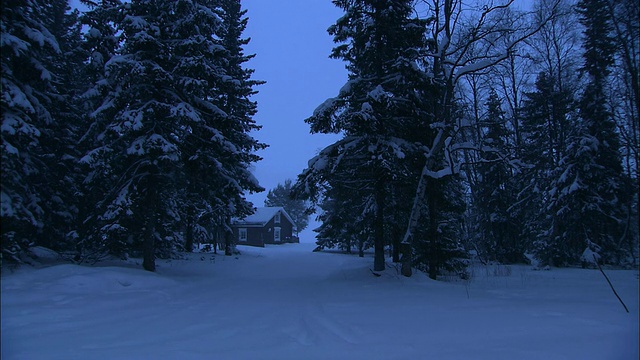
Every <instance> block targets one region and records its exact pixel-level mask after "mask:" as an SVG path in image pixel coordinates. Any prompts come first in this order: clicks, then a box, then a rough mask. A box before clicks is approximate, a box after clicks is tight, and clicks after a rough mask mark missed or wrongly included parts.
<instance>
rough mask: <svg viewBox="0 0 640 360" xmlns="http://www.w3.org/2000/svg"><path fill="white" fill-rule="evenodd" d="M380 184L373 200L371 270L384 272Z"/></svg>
mask: <svg viewBox="0 0 640 360" xmlns="http://www.w3.org/2000/svg"><path fill="white" fill-rule="evenodd" d="M382 186H383V185H382V183H381V182H380V185H378V186H377V189H376V194H375V200H376V223H375V225H374V239H373V246H374V252H375V253H374V258H373V270H374V271H383V270H384V192H383V190H382Z"/></svg>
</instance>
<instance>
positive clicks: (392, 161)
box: [298, 0, 430, 271]
mask: <svg viewBox="0 0 640 360" xmlns="http://www.w3.org/2000/svg"><path fill="white" fill-rule="evenodd" d="M334 4H335V5H336V6H338V7H339V8H341V9H343V10H344V11H345V15H344V16H343V17H341V18H340V19H339V20H338V21H337V22H336V24H335V25H333V26H331V27H330V28H329V33H330V34H331V35H333V36H334V41H335V42H336V43H340V45H338V46H337V47H335V48H334V50H333V53H332V57H333V58H337V59H342V60H344V61H346V62H347V69H348V70H349V81H348V83H347V84H346V85H345V86H344V87H343V88H342V89H341V90H340V92H339V94H338V96H337V97H336V98H332V99H329V100H327V101H326V102H325V103H324V104H322V105H321V106H320V107H319V108H318V109H316V111H314V114H313V116H311V117H310V118H308V119H307V120H306V122H307V123H309V124H310V125H311V130H312V132H321V133H332V132H333V133H337V132H342V133H343V134H344V135H345V136H344V138H343V139H342V140H340V141H338V142H337V143H335V144H333V145H331V146H329V147H328V148H326V149H324V150H323V151H322V152H321V153H320V155H319V156H318V157H316V158H315V159H313V160H312V161H311V162H310V167H309V168H308V169H307V170H305V172H304V173H303V174H302V175H301V176H300V178H299V182H298V188H299V189H301V191H302V192H305V193H307V194H308V195H309V196H311V197H314V196H317V194H315V195H314V192H317V191H318V190H319V189H320V188H322V186H319V185H318V184H321V183H322V184H325V185H326V186H328V187H329V188H331V189H332V191H336V192H338V193H345V192H347V191H353V190H354V189H357V191H353V194H354V198H353V199H352V203H353V204H355V206H356V208H357V210H358V211H356V212H354V214H353V215H351V219H352V223H353V224H354V225H355V226H356V227H357V228H358V229H360V230H362V231H364V230H365V229H367V228H368V229H370V230H371V231H372V233H373V242H374V250H375V256H374V270H376V271H378V270H383V269H384V268H385V264H384V246H385V238H386V236H385V228H386V226H385V224H384V221H385V219H386V218H388V217H387V216H385V213H387V212H388V211H389V205H388V204H389V203H390V198H389V197H390V195H391V194H392V193H393V191H392V189H393V188H394V187H395V186H397V184H396V181H397V180H398V179H399V178H403V177H410V174H411V171H410V165H409V163H410V161H409V158H411V157H412V156H411V154H414V153H417V152H419V151H420V150H419V148H420V146H419V144H418V141H420V140H423V139H422V138H421V135H422V134H424V132H429V131H428V130H425V129H429V127H428V126H427V124H428V122H427V120H428V119H429V118H430V117H429V112H428V111H427V110H428V109H425V106H424V99H425V98H426V97H427V96H428V95H427V91H428V90H429V89H430V87H429V80H430V79H429V78H428V76H427V75H426V74H425V72H424V71H422V68H423V67H421V65H422V64H421V63H420V61H419V59H420V57H421V53H422V52H424V51H425V49H426V44H425V42H424V31H425V24H426V22H425V21H423V20H419V19H414V18H412V7H411V2H410V1H406V0H387V1H371V0H360V1H346V0H335V1H334ZM336 200H337V199H336ZM328 210H329V211H330V210H331V208H329V209H328ZM364 219H372V220H371V221H370V222H368V221H364ZM355 221H362V223H355ZM360 232H361V231H355V232H351V233H360Z"/></svg>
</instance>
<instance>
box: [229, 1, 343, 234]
mask: <svg viewBox="0 0 640 360" xmlns="http://www.w3.org/2000/svg"><path fill="white" fill-rule="evenodd" d="M242 5H243V8H244V9H247V10H248V13H247V16H248V17H249V23H248V26H247V29H246V31H245V32H244V36H245V37H249V38H251V42H250V43H249V45H247V46H246V48H245V51H246V53H247V54H256V57H255V58H254V59H252V60H251V61H250V62H248V63H247V64H246V66H247V67H248V68H251V69H255V73H254V79H256V80H264V81H266V82H267V83H266V84H264V85H261V86H259V87H258V88H257V89H258V91H259V93H258V94H257V95H256V96H255V97H254V100H256V101H257V102H258V114H257V115H256V116H255V120H256V121H257V123H258V124H260V125H262V126H263V128H262V129H261V130H260V131H258V132H256V133H255V134H254V137H255V138H257V139H258V140H260V141H261V142H264V143H267V144H269V148H268V149H266V150H264V151H260V152H259V153H258V154H259V155H260V156H262V157H263V160H262V161H260V162H259V163H257V164H255V166H254V175H255V176H256V177H257V178H258V180H259V182H260V184H261V185H262V186H263V187H264V188H266V189H267V190H266V191H264V192H262V193H258V194H250V195H248V196H247V198H248V199H249V200H250V201H252V202H253V203H254V205H255V206H263V205H264V199H265V198H266V195H267V191H268V190H269V189H272V188H274V187H275V186H276V185H277V184H278V183H284V181H285V180H286V179H293V180H295V178H296V176H297V175H298V174H299V173H300V172H302V170H304V168H306V166H307V163H308V161H309V159H311V158H312V157H314V156H315V155H316V154H317V152H318V151H319V150H321V149H322V148H324V147H325V146H327V145H329V144H331V143H333V142H335V141H336V140H337V139H338V136H337V135H322V134H313V135H312V134H310V132H309V126H308V125H307V124H306V123H305V122H304V119H306V118H307V117H309V116H311V114H313V110H315V108H316V107H318V106H319V105H320V104H322V103H323V102H324V101H325V100H326V99H327V98H329V97H333V96H336V95H337V94H338V91H339V90H340V88H341V87H342V86H343V85H344V83H345V82H346V81H347V71H346V70H345V67H344V63H343V62H341V61H339V60H334V59H329V54H330V53H331V49H332V48H333V46H334V43H333V38H332V37H331V36H330V35H329V34H328V33H327V28H328V27H329V26H331V25H332V24H333V23H334V22H335V21H336V20H337V19H338V18H339V17H340V16H342V12H341V11H340V9H338V8H336V7H335V6H334V5H333V4H332V3H331V1H329V0H304V1H302V0H277V1H265V0H243V1H242ZM313 219H315V215H313V216H312V218H311V220H312V221H311V223H310V225H309V228H308V229H307V230H305V231H303V232H302V233H301V234H300V237H301V239H302V240H303V241H313V239H314V234H313V233H312V232H311V230H312V229H313V228H314V227H317V225H318V224H317V223H316V222H314V221H313Z"/></svg>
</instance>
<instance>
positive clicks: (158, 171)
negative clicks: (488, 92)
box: [84, 0, 262, 271]
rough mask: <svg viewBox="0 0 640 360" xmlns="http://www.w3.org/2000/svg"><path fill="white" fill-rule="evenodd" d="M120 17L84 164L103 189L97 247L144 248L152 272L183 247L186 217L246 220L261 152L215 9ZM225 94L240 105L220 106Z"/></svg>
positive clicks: (152, 3) (153, 8)
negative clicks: (159, 259) (118, 38)
mask: <svg viewBox="0 0 640 360" xmlns="http://www.w3.org/2000/svg"><path fill="white" fill-rule="evenodd" d="M118 12H119V13H122V16H121V22H120V23H119V24H118V27H119V28H120V29H121V31H122V36H123V38H124V41H123V46H122V47H121V48H120V49H119V50H118V53H117V54H115V55H114V56H113V57H111V59H110V60H109V61H108V62H107V63H106V64H105V68H106V83H107V84H108V86H109V88H108V92H106V96H105V97H104V99H103V100H102V103H101V105H100V106H99V107H98V109H97V110H96V111H95V112H94V118H95V124H96V126H94V127H93V129H92V131H90V135H91V136H92V138H93V140H94V141H95V142H96V143H97V144H99V145H98V146H97V147H95V148H94V149H93V150H91V151H89V152H88V154H87V156H85V158H84V160H85V162H87V163H88V164H90V166H91V167H92V168H93V169H94V175H95V176H94V178H92V179H91V180H92V181H96V182H97V183H98V186H102V187H105V188H106V189H108V191H107V192H106V193H105V197H104V198H102V199H101V200H100V202H99V203H98V205H99V209H100V212H99V213H98V216H96V217H94V219H93V220H94V222H97V225H99V226H98V227H97V228H98V229H100V230H101V233H102V234H104V233H110V235H111V236H110V237H108V236H104V235H100V234H98V236H96V239H105V238H111V239H115V241H116V243H112V244H105V246H107V247H109V246H111V247H112V248H113V247H115V248H120V247H123V248H124V249H135V248H136V247H138V248H142V251H143V254H144V262H143V267H144V268H145V269H147V270H151V271H153V270H154V269H155V262H154V259H155V256H156V255H159V256H167V255H168V254H169V253H170V252H172V251H174V249H177V248H180V247H182V246H183V245H182V238H181V235H180V230H181V229H182V227H181V225H180V220H181V219H182V217H183V216H184V215H185V214H186V215H187V216H188V217H191V218H192V219H193V218H194V217H196V216H200V215H203V214H202V212H203V211H204V212H216V213H217V214H218V215H219V216H218V218H220V219H224V221H228V218H229V217H230V216H242V215H246V214H248V213H250V212H251V210H252V206H251V204H250V203H248V202H247V201H246V200H245V199H244V196H243V193H244V191H245V190H249V191H259V190H261V188H260V187H259V185H258V184H257V181H256V180H255V178H254V177H253V176H252V175H251V173H250V171H249V165H250V163H251V162H254V161H257V160H258V157H257V156H255V155H254V154H253V153H252V152H253V150H255V149H257V148H259V147H261V146H262V145H261V144H259V143H257V142H256V141H255V140H254V139H252V138H251V137H250V136H249V135H248V132H249V131H251V130H254V129H256V126H255V124H254V123H253V120H252V119H251V117H250V116H251V115H253V113H252V111H255V105H252V104H253V103H251V102H249V101H248V99H247V96H248V95H249V94H250V93H251V89H250V88H251V86H252V83H251V82H250V81H247V79H246V77H244V78H243V77H239V78H237V77H234V76H233V75H234V71H235V70H237V69H236V68H234V67H230V66H229V64H230V63H231V59H233V58H234V56H241V54H240V55H238V54H234V53H233V52H232V51H229V50H228V49H226V48H225V47H224V45H223V43H222V42H223V41H224V37H223V36H222V35H223V24H222V17H224V16H228V15H229V14H228V13H225V12H224V11H223V9H221V8H220V7H219V6H217V2H215V1H206V0H201V1H199V0H181V1H160V0H146V1H145V0H140V1H133V2H131V3H127V4H124V5H123V6H120V7H119V8H118ZM241 63H242V62H240V64H241ZM244 74H245V75H246V73H244ZM229 84H234V86H237V87H238V88H241V89H243V91H245V93H246V94H247V95H244V96H242V95H236V96H235V97H231V96H230V97H229V98H227V97H226V96H227V95H228V94H229V92H225V91H224V88H225V87H226V86H228V85H229ZM230 99H231V100H230ZM233 100H235V101H237V102H239V103H243V102H244V104H245V105H246V106H247V107H245V108H244V112H243V111H242V110H241V111H234V110H233V109H232V108H231V105H230V104H231V103H232V101H233ZM252 106H253V108H252ZM252 109H253V110H252ZM189 222H190V225H191V226H193V225H194V224H195V222H194V221H192V220H190V221H189ZM125 233H126V236H123V235H124V234H125ZM138 238H141V239H143V241H142V243H140V242H139V241H138V240H137V239H138Z"/></svg>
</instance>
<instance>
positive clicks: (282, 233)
mask: <svg viewBox="0 0 640 360" xmlns="http://www.w3.org/2000/svg"><path fill="white" fill-rule="evenodd" d="M295 227H296V226H295V224H294V222H293V220H292V219H291V216H289V214H287V212H286V211H285V209H284V208H282V207H260V208H257V209H256V212H255V213H253V215H249V216H247V217H245V218H244V219H233V220H232V221H231V228H232V229H233V236H234V238H235V241H236V244H238V245H250V246H260V247H264V245H265V244H283V243H298V242H299V240H298V238H297V237H295V236H294V235H293V234H294V232H295Z"/></svg>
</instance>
